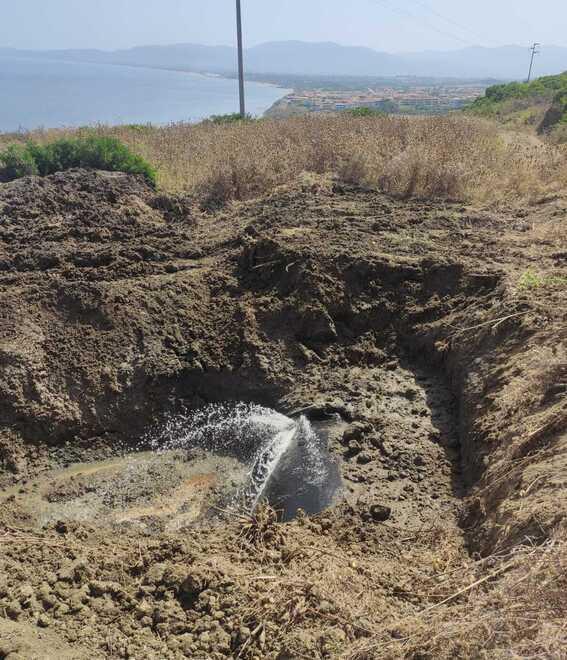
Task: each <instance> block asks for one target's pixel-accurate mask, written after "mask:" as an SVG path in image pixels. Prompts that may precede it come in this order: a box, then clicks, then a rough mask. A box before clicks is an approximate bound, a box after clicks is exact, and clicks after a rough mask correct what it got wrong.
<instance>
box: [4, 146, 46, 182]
mask: <svg viewBox="0 0 567 660" xmlns="http://www.w3.org/2000/svg"><path fill="white" fill-rule="evenodd" d="M0 164H1V165H2V167H1V168H0V176H1V178H3V179H5V180H7V181H12V180H13V179H19V178H20V177H22V176H29V175H30V174H38V168H37V164H36V162H35V159H34V158H33V156H32V155H31V153H30V152H29V150H28V149H27V148H26V147H25V146H23V145H21V144H12V145H10V146H9V147H8V148H7V149H6V150H5V151H2V152H0Z"/></svg>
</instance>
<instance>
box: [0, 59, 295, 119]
mask: <svg viewBox="0 0 567 660" xmlns="http://www.w3.org/2000/svg"><path fill="white" fill-rule="evenodd" d="M288 91H289V90H285V89H281V88H278V87H274V86H271V85H264V84H261V83H253V82H250V83H247V85H246V92H247V110H248V112H250V113H251V114H253V115H262V114H263V113H264V112H265V111H266V110H267V109H268V108H269V107H270V106H271V105H272V104H273V103H274V102H275V101H277V100H278V99H279V98H281V97H282V96H285V95H286V94H287V93H288ZM237 110H238V83H237V81H236V80H229V79H225V78H218V77H214V76H202V75H199V74H194V73H184V72H178V71H165V70H161V69H148V68H140V67H131V66H115V65H110V64H84V63H74V62H73V63H71V62H60V61H54V60H39V59H37V60H36V59H23V58H13V57H0V131H3V132H8V131H18V130H31V129H34V128H41V127H43V128H56V127H63V126H67V127H71V126H85V125H92V124H113V125H115V124H146V123H152V124H168V123H171V122H179V121H198V120H200V119H204V118H205V117H209V116H210V115H213V114H215V115H220V114H225V113H229V112H236V111H237Z"/></svg>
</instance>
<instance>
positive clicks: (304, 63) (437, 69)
mask: <svg viewBox="0 0 567 660" xmlns="http://www.w3.org/2000/svg"><path fill="white" fill-rule="evenodd" d="M1 56H5V57H26V58H36V57H40V58H56V59H62V60H69V61H81V62H97V63H107V64H128V65H133V66H148V67H159V68H168V69H180V70H185V71H196V72H209V73H219V74H223V75H234V73H235V69H236V52H235V50H234V48H232V47H229V46H202V45H199V44H176V45H171V46H140V47H137V48H130V49H127V50H116V51H100V50H58V51H29V50H28V51H21V50H13V49H0V57H1ZM528 56H529V52H528V50H527V49H526V48H523V47H521V46H505V47H501V48H481V47H472V48H464V49H461V50H456V51H450V52H441V51H439V52H435V51H426V52H421V53H405V54H396V55H392V54H389V53H383V52H379V51H376V50H372V49H371V48H361V47H353V46H341V45H339V44H335V43H307V42H302V41H281V42H270V43H265V44H261V45H259V46H254V47H252V48H249V49H248V50H247V51H246V68H247V71H248V72H249V73H251V74H292V75H323V76H324V75H328V76H434V77H455V78H498V79H504V80H513V79H522V78H523V77H525V75H526V72H527V68H528V64H529V59H528ZM566 68H567V48H560V47H556V46H544V47H542V52H541V55H540V56H539V57H538V60H537V71H538V73H540V74H541V75H547V74H558V73H560V72H561V71H564V70H565V69H566Z"/></svg>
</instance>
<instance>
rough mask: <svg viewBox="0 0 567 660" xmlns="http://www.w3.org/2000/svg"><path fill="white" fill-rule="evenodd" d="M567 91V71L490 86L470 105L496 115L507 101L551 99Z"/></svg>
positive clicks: (485, 112) (479, 110)
mask: <svg viewBox="0 0 567 660" xmlns="http://www.w3.org/2000/svg"><path fill="white" fill-rule="evenodd" d="M566 92H567V72H565V73H561V74H559V75H557V76H544V77H543V78H537V79H536V80H533V81H532V82H530V83H526V82H512V83H508V84H505V85H493V86H492V87H489V88H488V89H487V90H486V92H485V95H484V96H483V97H481V98H479V99H477V100H476V101H474V102H473V103H472V104H471V105H470V106H469V110H470V111H472V112H474V113H475V114H479V115H488V116H494V115H497V114H498V113H499V112H500V111H502V110H505V105H504V104H505V103H506V102H507V101H511V100H514V99H516V100H517V99H528V100H529V99H534V100H535V99H538V98H540V99H549V100H551V99H552V98H553V97H554V96H557V97H559V96H561V94H565V93H566Z"/></svg>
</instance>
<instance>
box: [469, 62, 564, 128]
mask: <svg viewBox="0 0 567 660" xmlns="http://www.w3.org/2000/svg"><path fill="white" fill-rule="evenodd" d="M469 111H470V112H472V113H473V114H475V115H480V116H483V117H490V118H492V119H496V120H498V121H500V122H503V123H507V124H515V125H519V126H521V125H528V126H533V127H534V128H536V129H537V130H538V132H539V133H547V134H552V136H553V137H554V138H555V139H556V140H558V141H559V140H565V139H567V130H566V127H567V71H566V72H564V73H561V74H559V75H557V76H545V77H543V78H538V79H537V80H534V81H533V82H530V83H520V82H513V83H509V84H507V85H494V86H493V87H489V88H488V89H487V90H486V94H485V96H483V97H482V98H480V99H477V100H476V101H475V102H474V103H473V104H472V105H471V106H470V108H469Z"/></svg>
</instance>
